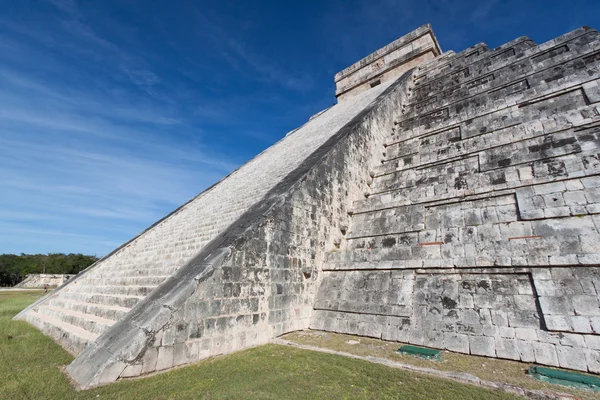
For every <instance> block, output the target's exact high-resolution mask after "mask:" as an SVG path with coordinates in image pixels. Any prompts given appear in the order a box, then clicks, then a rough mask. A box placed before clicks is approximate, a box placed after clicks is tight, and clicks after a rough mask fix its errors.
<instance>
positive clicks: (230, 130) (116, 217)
mask: <svg viewBox="0 0 600 400" xmlns="http://www.w3.org/2000/svg"><path fill="white" fill-rule="evenodd" d="M0 4H1V7H0V253H21V252H25V253H46V252H83V253H87V254H96V255H99V256H100V255H103V254H105V253H107V252H108V251H110V250H112V249H113V248H115V247H116V246H118V245H119V244H121V243H122V242H124V241H126V240H128V239H129V238H131V237H132V236H134V235H135V234H137V233H139V232H140V231H141V230H143V229H144V228H146V227H147V226H149V225H150V224H152V223H153V222H154V221H156V220H157V219H159V218H161V217H162V216H164V215H165V214H167V213H168V212H170V211H172V210H173V209H175V208H176V207H177V206H179V205H180V204H182V203H183V202H185V201H187V200H189V199H190V198H191V197H193V196H194V195H196V194H197V193H199V192H201V191H202V190H203V189H204V188H206V187H207V186H209V185H211V184H212V183H214V182H216V181H217V180H219V179H220V178H221V177H223V176H224V175H225V174H227V173H229V172H231V171H232V170H233V169H235V168H237V167H238V166H240V165H241V164H243V163H244V162H245V161H247V160H248V159H250V158H252V157H253V156H254V155H255V154H257V153H258V152H260V151H261V150H263V149H265V148H266V147H268V146H269V145H271V144H273V143H274V142H275V141H277V140H279V139H280V138H281V137H282V136H283V135H285V133H286V132H288V131H290V130H291V129H293V128H295V127H297V126H298V125H300V124H302V123H304V122H305V121H306V120H307V119H308V117H310V116H311V115H312V114H314V113H315V112H318V111H320V110H322V109H324V108H326V107H328V106H330V105H331V104H332V103H333V102H334V101H335V98H334V96H333V93H334V85H333V75H334V74H335V73H336V72H337V71H339V70H341V69H343V68H345V67H347V66H348V65H350V64H352V63H353V62H355V61H358V60H359V59H360V58H362V57H364V56H366V55H367V54H369V53H370V52H372V51H374V50H376V49H377V48H379V47H381V46H383V45H385V44H387V43H389V42H391V41H392V40H394V39H395V38H397V37H398V36H401V35H403V34H405V33H407V32H409V31H411V30H412V29H414V28H416V27H418V26H420V25H422V24H423V23H426V22H430V23H431V24H432V26H433V29H434V31H435V33H436V35H437V37H438V40H439V42H440V45H441V47H442V49H443V50H456V51H460V50H462V49H464V48H466V47H469V46H471V45H473V44H475V43H478V42H486V43H487V44H488V45H489V46H490V47H495V46H499V45H501V44H503V43H505V42H507V41H509V40H512V39H514V38H516V37H518V36H523V35H525V36H529V37H531V38H532V39H533V40H534V41H535V42H537V43H542V42H544V41H546V40H549V39H552V38H554V37H556V36H558V35H561V34H563V33H566V32H568V31H570V30H573V29H576V28H578V27H580V26H582V25H589V26H592V27H594V28H600V1H597V0H594V1H584V0H571V1H526V0H522V1H449V0H445V1H444V0H439V1H438V0H436V1H432V0H419V1H392V0H366V1H352V0H340V1H337V0H322V1H308V0H303V1H285V0H281V1H256V2H253V1H249V0H240V1H237V2H236V1H215V2H202V1H184V0H180V1H162V0H157V1H148V0H139V1H138V0H118V1H109V0H102V1H93V0H86V1H83V0H80V1H78V0H37V1H31V0H14V1H12V0H0Z"/></svg>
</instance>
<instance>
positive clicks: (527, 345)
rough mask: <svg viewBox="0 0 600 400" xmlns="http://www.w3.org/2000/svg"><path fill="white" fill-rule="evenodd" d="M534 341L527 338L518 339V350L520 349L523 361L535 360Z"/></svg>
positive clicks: (520, 356)
mask: <svg viewBox="0 0 600 400" xmlns="http://www.w3.org/2000/svg"><path fill="white" fill-rule="evenodd" d="M533 343H535V342H530V341H526V340H517V350H518V351H519V358H520V359H521V361H523V362H535V352H534V349H533Z"/></svg>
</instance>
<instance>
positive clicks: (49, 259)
mask: <svg viewBox="0 0 600 400" xmlns="http://www.w3.org/2000/svg"><path fill="white" fill-rule="evenodd" d="M97 260H98V257H96V256H87V255H84V254H73V253H71V254H63V253H53V254H23V253H21V254H20V255H17V254H0V286H14V285H16V284H17V283H19V282H21V281H22V280H23V279H25V277H26V276H27V275H28V274H77V273H79V272H80V271H82V270H84V269H86V268H87V267H89V266H90V265H92V264H93V263H94V262H96V261H97Z"/></svg>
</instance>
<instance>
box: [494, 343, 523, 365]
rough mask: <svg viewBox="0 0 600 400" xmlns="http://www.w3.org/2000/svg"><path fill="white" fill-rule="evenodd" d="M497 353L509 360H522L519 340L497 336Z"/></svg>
mask: <svg viewBox="0 0 600 400" xmlns="http://www.w3.org/2000/svg"><path fill="white" fill-rule="evenodd" d="M496 355H497V356H498V357H500V358H506V359H509V360H520V358H521V356H520V354H519V349H518V342H517V340H516V339H504V338H496Z"/></svg>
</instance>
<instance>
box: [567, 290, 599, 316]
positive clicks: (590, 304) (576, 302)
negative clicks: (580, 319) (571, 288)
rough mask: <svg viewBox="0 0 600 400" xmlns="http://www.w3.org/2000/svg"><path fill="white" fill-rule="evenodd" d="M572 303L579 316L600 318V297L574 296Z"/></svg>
mask: <svg viewBox="0 0 600 400" xmlns="http://www.w3.org/2000/svg"><path fill="white" fill-rule="evenodd" d="M571 303H572V304H573V307H574V308H575V313H576V314H577V315H584V316H588V317H589V316H600V302H599V301H598V296H586V295H581V296H572V297H571Z"/></svg>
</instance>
